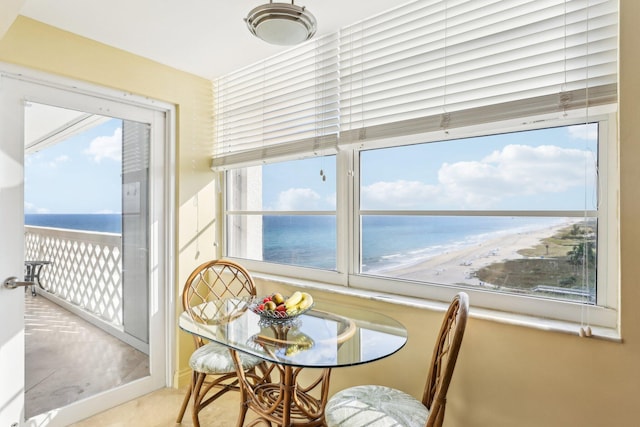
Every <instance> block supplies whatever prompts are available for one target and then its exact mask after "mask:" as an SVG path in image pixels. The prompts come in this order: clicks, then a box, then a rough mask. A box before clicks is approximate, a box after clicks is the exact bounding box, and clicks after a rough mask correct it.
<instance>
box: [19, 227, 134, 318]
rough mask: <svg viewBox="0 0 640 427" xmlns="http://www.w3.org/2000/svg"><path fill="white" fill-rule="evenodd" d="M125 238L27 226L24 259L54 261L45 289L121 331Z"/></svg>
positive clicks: (45, 270) (45, 276)
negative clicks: (123, 247) (123, 246)
mask: <svg viewBox="0 0 640 427" xmlns="http://www.w3.org/2000/svg"><path fill="white" fill-rule="evenodd" d="M121 248H122V236H121V235H120V234H113V233H100V232H89V231H75V230H66V229H59V228H49V227H33V226H25V260H46V261H51V264H50V265H47V266H45V267H44V268H43V269H42V273H41V276H40V278H41V282H42V284H43V286H44V287H45V288H46V289H47V290H48V291H49V292H50V293H52V294H54V295H55V296H56V297H58V298H61V299H63V300H66V301H67V302H69V303H71V304H73V305H75V306H78V307H79V308H81V309H83V310H85V311H87V312H89V313H90V314H92V315H93V316H96V317H98V318H100V319H102V320H103V321H105V322H107V323H109V324H111V325H112V326H115V327H116V328H118V329H120V328H121V327H122V326H123V304H122V299H123V298H122V249H121Z"/></svg>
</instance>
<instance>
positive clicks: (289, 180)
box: [263, 125, 597, 211]
mask: <svg viewBox="0 0 640 427" xmlns="http://www.w3.org/2000/svg"><path fill="white" fill-rule="evenodd" d="M596 159H597V125H589V126H586V125H577V126H571V127H558V128H551V129H543V130H536V131H523V132H516V133H510V134H504V135H494V136H486V137H477V138H468V139H464V140H457V141H451V142H437V143H432V144H416V145H411V146H405V147H398V148H386V149H377V150H369V151H366V152H364V153H363V154H362V161H361V177H362V178H361V179H362V182H361V209H369V210H428V209H437V210H456V209H472V210H577V211H584V210H585V209H596V205H597V197H596V190H595V188H596V187H595V176H596V175H595V171H596V167H597V166H596V165H597V160H596ZM296 163H298V164H297V165H294V164H285V165H278V164H275V165H267V166H265V167H264V171H263V180H264V182H268V183H269V185H268V186H267V185H265V186H264V188H263V203H264V206H265V210H334V209H335V200H336V193H335V188H336V187H335V167H333V165H332V163H333V162H332V161H329V160H328V159H324V160H323V159H321V158H320V159H318V158H314V159H308V160H302V161H299V162H296ZM321 170H322V171H323V174H324V175H325V176H326V177H327V178H326V180H325V181H323V180H322V179H321V178H322V176H321V175H320V171H321Z"/></svg>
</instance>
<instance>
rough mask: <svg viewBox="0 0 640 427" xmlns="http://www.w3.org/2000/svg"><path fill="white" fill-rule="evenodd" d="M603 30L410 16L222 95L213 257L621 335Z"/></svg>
mask: <svg viewBox="0 0 640 427" xmlns="http://www.w3.org/2000/svg"><path fill="white" fill-rule="evenodd" d="M617 24H618V6H617V2H616V1H615V0H572V1H566V0H545V1H537V2H531V1H527V2H521V1H518V0H495V1H492V2H490V4H486V3H485V2H477V1H471V0H461V1H459V2H451V1H445V0H416V1H414V2H411V3H408V4H405V5H401V6H398V7H397V8H395V9H393V10H391V11H389V12H388V13H384V14H380V15H378V16H375V17H372V18H371V19H365V20H363V21H361V22H358V23H356V24H353V25H351V26H348V27H345V28H343V29H341V30H340V32H338V33H335V34H331V35H328V36H326V37H325V38H319V39H317V40H315V41H314V42H312V43H306V44H303V45H302V46H301V47H299V48H298V47H296V48H293V49H291V50H289V51H287V52H286V53H285V54H283V55H281V56H275V57H273V58H270V59H269V60H267V61H263V62H261V63H258V64H255V66H253V67H247V68H245V69H243V70H239V71H238V72H236V73H231V74H230V75H228V76H224V77H223V78H220V79H219V80H218V81H216V112H217V115H216V116H217V120H216V125H217V136H218V141H217V142H218V143H217V144H216V147H215V154H214V157H213V161H212V167H213V169H214V170H216V171H220V172H221V173H222V172H224V176H225V177H226V185H225V188H226V194H225V195H226V198H225V232H226V234H225V238H226V239H225V246H224V248H225V251H224V252H223V254H224V255H227V256H233V257H238V258H242V259H243V260H245V261H246V262H248V263H252V265H251V268H252V269H254V270H255V271H262V272H267V273H278V274H281V275H286V276H291V277H295V278H308V279H313V280H316V281H322V282H329V283H335V284H338V285H342V286H346V287H350V288H354V289H355V288H357V289H366V290H368V291H374V292H384V293H385V294H396V295H403V296H413V297H419V298H425V299H431V298H433V299H440V300H443V301H444V300H449V299H450V298H451V296H452V294H453V293H455V292H456V291H457V290H459V289H465V290H467V291H468V292H470V293H473V295H472V298H473V302H474V305H476V306H483V307H488V308H492V309H497V310H503V311H508V312H517V313H527V314H534V315H536V316H540V317H552V318H557V319H569V320H574V321H575V320H578V321H579V320H581V318H584V317H588V318H589V321H590V322H591V323H592V324H600V325H607V326H615V325H616V319H617V313H616V310H617V304H618V302H617V301H618V294H617V286H618V277H617V274H616V271H617V270H616V266H617V247H618V244H617V235H616V232H617V227H616V222H615V221H616V218H615V215H616V212H617V210H616V196H615V195H616V191H617V181H618V177H617V173H618V172H617V165H616V162H615V159H616V156H617V153H616V151H615V150H616V141H615V139H616V135H615V132H614V131H613V129H614V128H615V126H612V125H609V122H612V123H614V122H615V113H616V110H617V80H618V76H617V68H618V67H617V56H618V55H617V44H618V42H617V34H618V25H617ZM612 119H613V120H612ZM301 159H304V160H301ZM327 171H328V172H329V173H328V174H326V175H325V174H324V172H327ZM325 177H326V178H328V179H326V181H321V180H322V179H325ZM319 185H322V186H323V187H318V186H319ZM320 188H322V189H321V190H320ZM276 200H277V201H286V204H284V203H282V204H280V203H275V202H274V201H276ZM302 200H304V201H305V203H301V201H302ZM327 200H328V201H327ZM587 311H588V314H586V315H585V312H587Z"/></svg>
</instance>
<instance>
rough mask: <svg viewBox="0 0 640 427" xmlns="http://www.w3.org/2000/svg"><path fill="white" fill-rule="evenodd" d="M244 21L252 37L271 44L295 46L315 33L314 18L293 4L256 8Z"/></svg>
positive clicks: (272, 4)
mask: <svg viewBox="0 0 640 427" xmlns="http://www.w3.org/2000/svg"><path fill="white" fill-rule="evenodd" d="M245 21H246V23H247V27H248V28H249V31H251V33H252V34H253V35H255V36H256V37H258V38H260V39H262V40H264V41H266V42H267V43H271V44H277V45H295V44H298V43H302V42H303V41H306V40H309V39H310V38H311V37H313V35H314V34H315V33H316V18H315V17H314V16H313V15H312V14H311V13H310V12H308V11H307V10H306V9H305V8H304V7H300V6H296V5H295V4H293V2H292V3H291V4H288V3H269V4H264V5H262V6H258V7H256V8H254V9H253V10H252V11H251V12H249V15H247V17H246V18H245Z"/></svg>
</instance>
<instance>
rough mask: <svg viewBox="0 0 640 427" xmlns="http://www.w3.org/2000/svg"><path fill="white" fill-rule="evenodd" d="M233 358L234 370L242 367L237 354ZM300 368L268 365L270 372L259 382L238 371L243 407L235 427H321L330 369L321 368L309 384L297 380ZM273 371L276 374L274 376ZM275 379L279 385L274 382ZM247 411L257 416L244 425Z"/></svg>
mask: <svg viewBox="0 0 640 427" xmlns="http://www.w3.org/2000/svg"><path fill="white" fill-rule="evenodd" d="M234 353H235V352H234ZM234 359H235V362H236V367H238V366H242V365H241V364H239V363H240V360H239V358H238V355H237V353H235V354H234ZM303 369H304V368H297V367H292V366H283V365H278V364H271V365H270V370H269V372H268V373H267V374H265V376H264V377H263V378H262V379H256V378H251V377H247V376H246V375H244V373H243V371H242V369H239V370H238V376H239V377H240V389H241V396H242V408H241V413H240V417H239V418H238V427H241V426H243V425H244V426H246V427H251V426H255V425H258V424H267V425H272V424H275V425H277V426H280V427H293V426H308V427H313V426H324V425H325V422H324V408H325V405H326V403H327V397H328V392H329V378H330V376H331V369H328V368H327V369H321V370H320V373H319V375H318V377H317V378H315V379H313V380H311V381H310V383H309V384H308V385H304V384H302V383H301V382H300V380H299V375H300V373H301V372H302V370H303ZM307 371H308V370H307ZM276 372H277V373H278V375H273V374H274V373H276ZM278 376H279V377H280V382H276V381H277V379H278V378H277V377H278ZM272 378H273V380H272ZM249 409H250V410H251V411H253V412H254V413H255V414H256V415H257V416H258V417H257V418H256V419H254V420H251V421H250V422H249V423H248V424H246V425H245V424H244V421H245V418H246V415H247V412H248V410H249Z"/></svg>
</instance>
